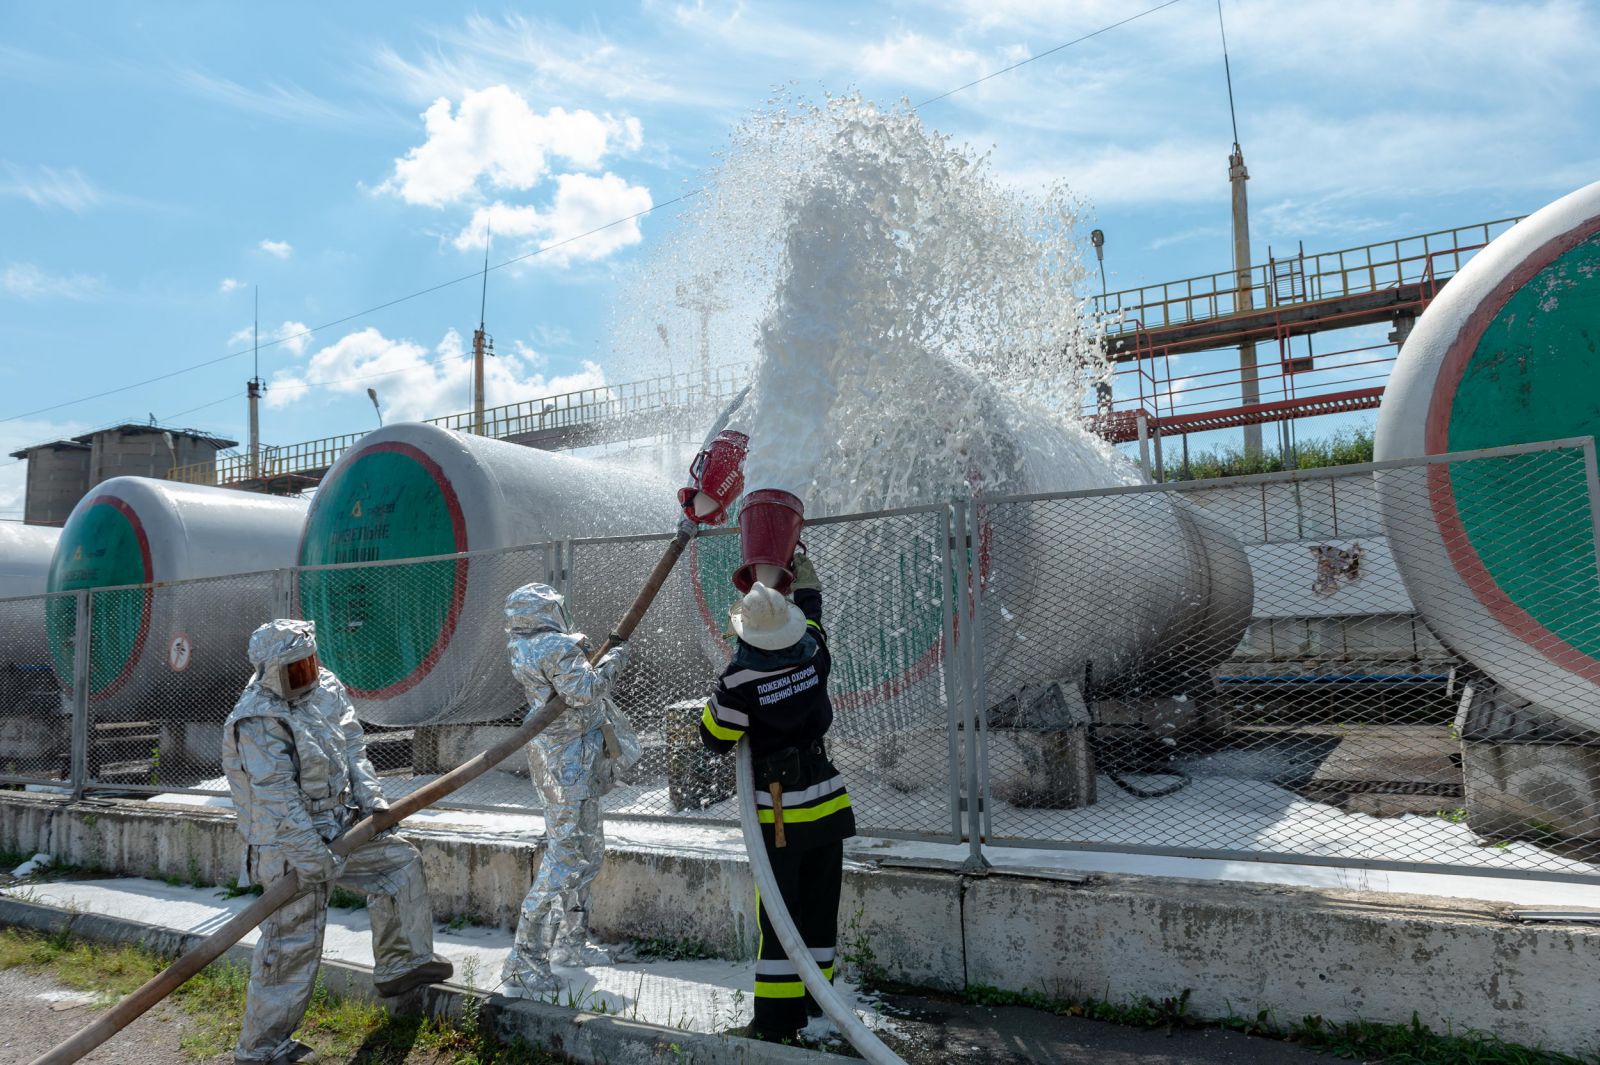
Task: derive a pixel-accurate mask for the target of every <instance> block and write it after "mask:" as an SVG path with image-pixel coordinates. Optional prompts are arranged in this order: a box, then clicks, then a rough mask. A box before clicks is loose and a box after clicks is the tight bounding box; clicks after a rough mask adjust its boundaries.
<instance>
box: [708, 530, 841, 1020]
mask: <svg viewBox="0 0 1600 1065" xmlns="http://www.w3.org/2000/svg"><path fill="white" fill-rule="evenodd" d="M791 569H792V571H793V572H794V575H795V580H794V589H793V593H792V594H793V596H794V601H793V602H790V601H789V600H788V599H787V598H785V597H784V596H783V595H781V594H779V593H778V592H777V591H775V590H773V589H771V588H768V587H766V586H765V585H763V584H760V583H757V584H755V585H754V586H753V587H752V588H751V589H750V591H749V593H747V594H746V595H745V597H744V598H743V599H742V600H741V601H740V602H739V603H738V604H737V605H735V607H734V609H733V613H732V616H731V618H730V620H731V621H732V625H733V632H734V635H735V636H737V637H738V644H737V646H736V648H735V650H734V654H733V658H732V659H731V660H730V661H729V662H728V666H727V668H726V669H724V670H723V671H722V676H721V677H719V678H718V679H717V686H716V690H715V691H714V692H713V693H712V695H711V698H710V699H709V700H708V701H707V702H706V707H705V711H704V712H703V713H702V715H701V718H700V739H701V741H702V742H703V743H704V744H705V745H706V746H707V747H709V748H710V749H711V750H713V751H728V750H731V749H732V748H733V746H734V745H735V744H736V743H738V742H739V739H740V737H743V736H749V737H750V756H751V760H752V763H753V766H754V769H755V784H756V804H757V811H756V813H757V816H758V817H759V819H760V821H761V838H762V840H763V842H765V844H766V847H767V857H768V858H769V859H770V860H771V862H772V871H773V873H774V874H775V875H776V877H777V880H778V886H779V889H780V890H781V892H782V894H783V902H784V905H785V907H787V909H788V910H789V914H790V916H792V917H793V918H794V922H795V924H796V926H798V928H799V930H800V935H801V938H803V939H804V940H805V942H806V946H808V947H810V948H811V957H812V958H813V959H814V960H815V961H816V963H817V966H818V968H820V969H821V970H822V972H823V974H824V975H825V976H827V977H828V979H830V980H832V979H833V969H834V951H835V948H836V947H837V945H838V943H837V941H838V926H839V886H840V881H841V880H842V878H843V875H844V841H845V840H847V839H849V838H850V837H851V836H853V835H855V834H856V820H855V812H854V811H853V810H852V809H851V808H850V795H849V793H848V792H846V791H845V786H844V778H843V777H841V776H840V775H839V771H838V770H837V769H835V768H834V765H833V763H832V762H831V761H829V760H828V754H827V750H826V748H824V746H823V742H822V738H823V737H824V736H825V735H827V732H828V727H829V726H830V725H831V724H833V705H832V704H831V703H830V702H829V701H828V671H829V667H830V666H831V664H832V659H831V658H830V656H829V654H828V634H827V633H826V632H825V631H824V630H823V628H822V587H821V585H820V584H819V583H818V581H817V576H816V571H815V570H814V569H813V568H812V566H811V563H810V562H809V561H808V560H807V559H806V557H805V556H804V555H803V554H802V555H796V556H795V561H794V563H793V564H792V566H791ZM780 826H781V827H780ZM756 909H757V912H758V914H759V917H760V922H761V945H760V947H759V949H758V950H757V952H756V987H755V1020H754V1022H753V1023H752V1024H751V1030H750V1034H751V1035H752V1036H754V1037H756V1038H759V1039H769V1040H785V1039H793V1038H794V1037H795V1036H796V1035H798V1034H799V1031H800V1029H801V1028H803V1027H804V1026H805V1024H806V1014H807V1012H808V1011H809V1012H816V1011H817V1009H816V1005H815V1003H813V1002H812V1001H811V998H810V996H809V995H808V994H806V990H805V987H804V986H803V985H802V984H801V982H800V974H799V973H798V972H797V971H796V970H795V967H794V965H793V964H791V963H790V961H789V959H788V957H787V956H786V955H785V954H784V952H783V946H782V945H781V944H780V943H779V942H778V937H777V934H776V933H775V932H773V930H772V924H771V922H770V921H769V920H768V918H767V909H766V906H765V905H763V904H762V901H761V898H760V896H759V894H758V895H757V898H756Z"/></svg>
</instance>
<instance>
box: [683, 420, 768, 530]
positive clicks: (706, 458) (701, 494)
mask: <svg viewBox="0 0 1600 1065" xmlns="http://www.w3.org/2000/svg"><path fill="white" fill-rule="evenodd" d="M749 448H750V440H749V438H748V437H746V436H745V435H744V434H743V433H741V432H738V431H736V430H734V429H724V430H723V431H722V432H720V433H718V434H717V435H716V436H715V437H714V438H713V439H712V441H711V443H710V444H709V445H707V447H706V449H705V450H704V451H702V452H700V454H698V455H696V456H695V459H694V462H692V463H690V464H689V484H688V485H687V486H686V487H684V488H681V489H679V490H678V505H679V506H681V507H682V508H683V514H684V517H686V518H688V519H689V520H690V521H693V522H696V523H697V524H700V525H720V524H721V523H722V522H724V521H726V520H727V517H728V508H729V507H730V506H732V505H733V503H734V501H735V500H737V499H738V498H739V493H741V492H743V491H744V456H745V452H746V451H748V450H749Z"/></svg>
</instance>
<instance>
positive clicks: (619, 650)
mask: <svg viewBox="0 0 1600 1065" xmlns="http://www.w3.org/2000/svg"><path fill="white" fill-rule="evenodd" d="M630 657H631V655H630V653H629V651H628V644H627V643H626V642H624V643H618V642H617V638H616V637H615V636H612V637H611V649H610V650H609V651H607V652H606V653H605V655H604V656H603V657H602V658H601V659H600V661H599V662H597V663H596V664H595V665H596V668H604V667H607V666H609V667H610V668H611V669H612V670H613V672H612V674H611V675H612V676H613V677H615V676H619V675H620V674H621V673H622V671H623V670H625V669H627V668H628V660H629V658H630ZM612 663H615V664H614V665H613V664H612Z"/></svg>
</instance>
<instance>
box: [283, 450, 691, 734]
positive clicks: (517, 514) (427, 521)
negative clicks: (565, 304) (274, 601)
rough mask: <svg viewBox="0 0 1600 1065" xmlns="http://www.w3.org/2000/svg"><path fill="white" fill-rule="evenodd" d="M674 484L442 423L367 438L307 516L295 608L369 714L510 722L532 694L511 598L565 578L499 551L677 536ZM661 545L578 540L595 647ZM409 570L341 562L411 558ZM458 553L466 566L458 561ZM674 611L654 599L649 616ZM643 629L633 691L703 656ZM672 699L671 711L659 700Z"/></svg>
mask: <svg viewBox="0 0 1600 1065" xmlns="http://www.w3.org/2000/svg"><path fill="white" fill-rule="evenodd" d="M674 489H675V486H674V485H673V484H672V483H671V482H670V481H667V480H665V479H664V478H662V477H661V476H660V475H659V474H655V473H651V472H646V471H645V470H641V469H639V468H637V467H630V466H624V465H620V464H612V463H606V462H599V461H593V460H586V459H580V458H572V457H569V456H566V455H559V454H552V453H550V452H546V451H539V450H536V449H533V448H528V447H522V446H520V445H517V444H509V443H505V442H504V441H500V440H492V439H487V438H484V437H479V436H470V435H467V434H464V433H457V432H453V431H451V430H448V429H441V428H438V427H436V426H432V425H423V424H414V423H408V424H397V425H391V426H388V427H387V428H384V429H380V430H378V431H377V432H374V433H371V434H369V435H367V436H365V437H363V438H362V439H361V441H360V442H359V443H357V444H356V445H355V446H354V447H352V448H351V449H350V450H349V451H347V452H345V454H344V455H343V456H342V457H341V458H340V459H339V461H338V462H337V463H335V464H334V466H333V468H332V469H331V470H329V471H328V475H327V476H326V477H325V478H324V479H323V481H322V486H321V488H320V489H319V490H318V492H317V495H316V498H315V500H314V501H313V502H312V505H311V510H310V513H309V514H308V515H307V518H306V523H305V531H304V536H303V539H302V541H301V545H300V552H299V560H300V562H301V563H302V564H303V565H305V566H310V567H321V568H313V569H310V570H306V571H304V572H302V574H301V576H300V581H299V592H298V594H299V603H300V608H301V611H302V613H303V615H304V616H305V617H308V618H311V619H312V620H314V621H316V622H317V632H318V643H319V647H320V649H321V651H322V655H323V658H324V660H325V662H326V663H327V665H328V667H329V668H330V669H333V670H334V671H335V672H337V673H338V674H339V676H340V678H341V679H343V681H344V682H345V684H346V685H347V686H348V687H349V688H350V691H351V694H352V695H353V697H354V701H355V704H356V709H357V711H358V713H359V714H360V715H361V717H362V719H363V720H364V721H367V722H369V723H371V724H376V725H396V726H414V725H440V724H459V723H471V722H486V721H497V720H503V719H505V718H508V717H511V716H514V715H515V714H516V713H517V711H518V709H519V708H520V707H521V705H522V704H523V699H522V693H521V690H520V688H519V687H518V685H517V684H516V683H515V681H514V680H513V679H512V677H511V671H510V668H509V666H508V665H507V664H506V650H505V648H506V637H505V614H504V606H503V604H504V601H505V596H506V594H507V593H508V592H510V591H511V590H512V589H513V588H515V587H517V586H518V585H521V584H524V583H527V582H528V581H543V582H546V583H550V584H555V585H561V584H563V583H564V582H563V580H562V579H561V575H560V574H547V573H546V572H545V569H544V565H545V563H544V557H545V556H544V553H543V552H542V551H541V552H525V551H512V552H505V551H501V550H500V549H504V548H515V547H520V546H525V545H531V544H544V543H548V542H552V541H560V540H564V539H570V538H581V537H604V536H631V535H636V534H641V533H670V532H671V531H672V530H673V529H674V528H675V526H676V509H675V507H674V502H675V495H674ZM661 547H662V545H658V544H654V543H644V544H627V545H617V546H616V547H615V548H614V549H612V548H609V547H606V546H582V547H580V549H579V550H578V551H577V552H576V553H575V556H576V557H575V558H574V559H573V560H572V562H571V565H572V566H574V567H575V570H576V572H575V573H574V574H573V586H574V588H575V592H576V594H575V595H574V596H573V598H572V603H571V606H572V612H573V614H574V616H575V622H576V624H577V625H578V626H579V627H580V628H582V629H583V630H584V631H587V632H589V633H590V634H591V635H592V636H593V637H594V638H595V640H596V641H597V642H598V641H599V640H600V639H603V638H604V636H605V634H606V627H607V626H609V625H611V624H612V623H614V622H615V621H616V620H617V619H618V618H619V617H620V616H621V615H622V613H623V611H624V610H625V609H626V608H627V606H628V604H629V603H630V602H631V601H632V598H633V596H634V594H635V593H636V592H637V591H638V588H639V584H640V582H641V581H642V580H643V578H644V576H645V575H646V574H647V573H648V572H649V569H650V566H651V565H652V564H653V563H654V561H655V559H656V558H657V557H659V555H660V551H661ZM431 556H447V557H445V558H441V559H438V560H436V561H430V562H422V563H412V564H408V565H394V566H383V565H367V566H356V567H348V566H346V567H344V568H337V567H339V565H340V564H343V563H351V562H361V563H383V562H401V561H403V560H406V559H419V558H429V557H431ZM448 556H457V557H448ZM669 609H670V608H669V607H668V606H667V605H666V604H665V603H658V604H657V605H656V606H655V608H654V611H653V613H654V614H657V615H664V614H665V613H666V612H667V611H668V610H669ZM672 628H673V626H670V625H665V626H663V625H653V624H649V623H647V624H646V625H645V626H644V627H643V629H642V630H641V631H640V632H638V633H636V634H635V638H634V642H635V646H634V649H633V650H634V654H635V659H636V661H640V666H639V667H637V668H631V669H630V670H629V671H628V682H629V683H630V684H639V683H654V684H655V685H656V687H657V688H658V689H660V690H664V689H665V688H666V687H668V686H670V685H669V683H668V678H669V676H670V675H676V673H680V672H682V671H684V670H687V669H691V668H692V667H693V666H694V665H698V666H699V667H700V668H699V669H698V670H697V671H696V674H697V682H698V683H700V684H703V682H704V677H703V675H701V674H703V673H704V658H703V656H701V655H700V654H699V653H698V651H697V650H696V651H694V652H693V654H692V655H691V656H690V657H689V658H685V657H684V656H682V655H679V654H668V653H663V650H662V648H661V647H659V646H658V644H659V643H660V642H661V641H659V640H656V639H654V637H656V636H659V635H661V634H662V633H661V632H659V631H658V630H670V629H672ZM663 705H664V704H663Z"/></svg>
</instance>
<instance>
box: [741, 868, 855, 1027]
mask: <svg viewBox="0 0 1600 1065" xmlns="http://www.w3.org/2000/svg"><path fill="white" fill-rule="evenodd" d="M767 857H768V858H769V859H771V861H772V872H773V874H774V876H776V877H777V880H778V890H779V891H780V892H781V893H782V895H783V903H784V906H785V907H786V908H787V909H788V911H789V916H790V917H792V918H794V923H795V925H796V927H798V928H799V929H800V937H801V938H802V939H804V940H805V943H806V946H807V947H810V948H811V957H812V959H813V960H814V961H815V962H816V963H817V967H818V968H820V969H821V970H822V975H824V976H826V977H827V978H828V979H829V980H832V979H833V967H834V952H835V949H836V948H837V946H838V938H839V887H840V883H841V881H842V880H843V878H844V843H843V841H841V840H835V841H833V842H831V843H824V844H821V845H820V846H815V847H811V848H809V849H800V848H797V847H796V846H795V845H794V842H793V840H791V841H790V844H789V846H787V847H783V848H776V847H773V846H772V845H771V844H768V846H767ZM756 909H757V911H758V917H759V919H760V922H761V945H760V948H759V949H758V950H757V952H756V994H755V998H756V1015H755V1021H754V1027H755V1029H756V1030H757V1031H758V1032H759V1033H760V1034H762V1035H765V1036H769V1037H777V1038H783V1037H787V1036H792V1035H794V1034H795V1033H796V1032H798V1031H799V1030H800V1029H801V1028H804V1027H805V1025H806V1006H807V1004H808V1003H809V1002H810V996H809V995H807V994H806V990H805V986H804V985H803V984H802V983H801V982H800V974H799V972H797V971H796V970H795V967H794V964H793V963H792V962H790V961H789V957H788V955H786V954H785V953H784V952H783V944H781V943H779V942H778V935H777V933H776V932H774V931H773V930H772V923H771V922H770V921H769V920H768V918H767V907H766V901H765V900H764V899H762V898H761V894H760V892H759V891H758V892H757V893H756Z"/></svg>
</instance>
